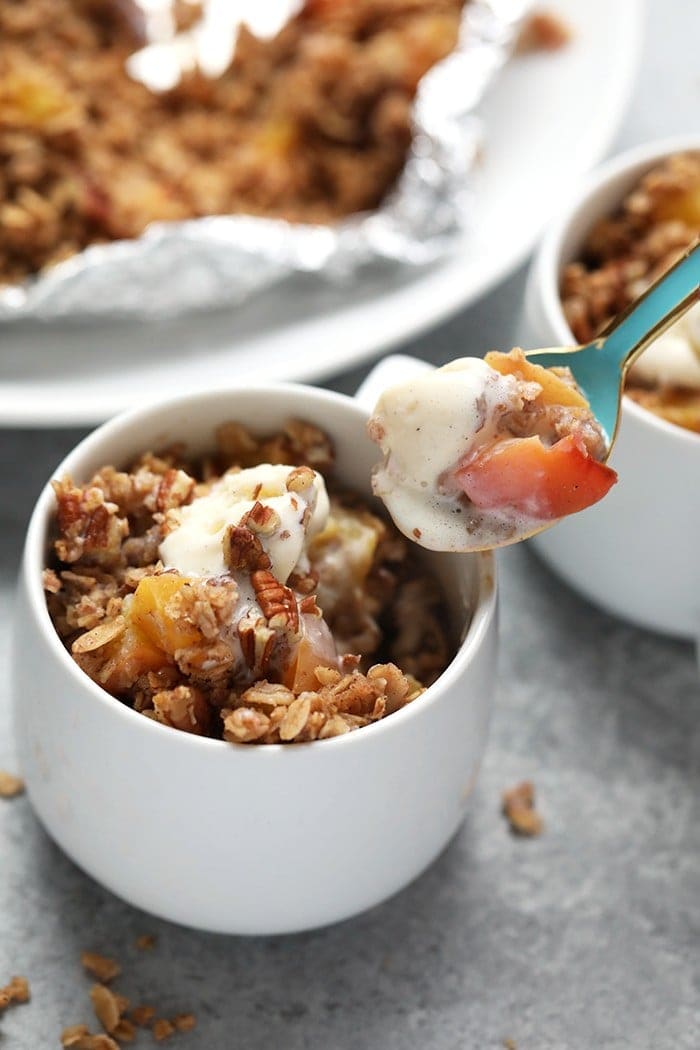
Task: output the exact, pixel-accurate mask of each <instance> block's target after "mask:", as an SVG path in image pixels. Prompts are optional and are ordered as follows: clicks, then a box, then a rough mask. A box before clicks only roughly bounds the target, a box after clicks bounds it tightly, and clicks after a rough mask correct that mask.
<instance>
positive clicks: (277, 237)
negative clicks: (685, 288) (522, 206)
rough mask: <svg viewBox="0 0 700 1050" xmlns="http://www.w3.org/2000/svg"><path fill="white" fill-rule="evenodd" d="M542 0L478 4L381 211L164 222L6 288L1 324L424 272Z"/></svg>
mask: <svg viewBox="0 0 700 1050" xmlns="http://www.w3.org/2000/svg"><path fill="white" fill-rule="evenodd" d="M530 6H531V0H471V2H470V3H469V4H467V6H466V8H465V11H464V15H463V19H462V26H461V32H460V40H459V44H458V46H457V48H456V49H455V50H454V51H453V52H452V54H450V55H449V56H448V57H447V58H446V59H444V60H443V61H442V62H440V63H439V64H438V65H436V66H434V67H433V69H432V70H431V71H430V72H429V73H428V74H427V75H426V76H425V77H424V78H423V80H422V82H421V85H420V88H419V92H418V95H417V98H416V102H415V106H414V136H413V144H412V148H411V151H410V153H409V156H408V159H407V162H406V165H405V167H404V170H403V172H402V175H401V177H400V179H399V181H398V183H397V185H396V187H395V188H394V190H393V191H392V192H391V193H390V194H389V195H388V196H387V198H386V200H385V202H384V203H383V205H382V206H381V207H380V208H378V209H377V210H376V211H373V212H368V213H363V214H361V215H357V216H353V217H351V218H350V219H347V220H345V221H343V222H340V223H337V224H334V225H328V226H312V225H303V224H293V223H288V222H284V221H281V220H278V219H264V218H257V217H252V216H245V215H226V216H209V217H206V218H200V219H192V220H190V221H188V222H172V223H154V224H153V225H151V226H149V227H148V229H147V230H146V231H145V232H144V233H143V234H142V235H141V236H140V237H139V238H137V239H135V240H128V241H127V240H124V241H114V242H112V243H110V244H101V245H95V246H94V247H92V248H87V249H86V250H85V251H83V252H81V253H80V254H79V255H76V256H74V257H73V258H71V259H68V260H67V261H65V262H62V263H60V264H58V265H57V266H54V267H52V268H51V269H49V270H47V271H45V272H44V273H42V274H41V275H39V276H38V277H36V278H33V279H31V280H29V281H27V282H24V283H22V284H20V285H15V286H12V287H8V288H3V289H0V320H4V321H9V320H15V319H19V318H28V317H32V318H40V319H42V320H47V321H48V320H55V319H58V318H70V319H74V320H79V319H81V318H82V319H88V318H94V317H98V316H102V317H113V318H114V317H117V318H127V317H129V318H154V317H158V318H165V317H174V316H176V315H178V314H181V313H184V312H187V311H190V310H194V309H201V308H204V307H215V306H223V305H231V304H236V303H240V302H242V301H243V300H245V299H247V298H248V297H250V296H251V295H253V294H254V293H255V292H258V291H260V290H262V289H264V288H266V287H269V286H270V285H272V284H274V283H275V282H276V281H279V280H281V279H282V278H284V277H285V276H288V275H290V274H292V273H316V274H319V275H322V276H323V278H324V279H329V280H342V279H344V278H347V277H349V276H351V275H352V273H353V271H355V270H357V268H358V267H361V266H364V265H366V264H367V263H371V262H378V261H381V260H388V261H391V262H392V263H395V264H404V265H407V266H417V265H424V264H426V263H429V262H432V261H434V260H435V259H437V258H439V257H440V256H441V255H443V254H445V253H446V252H448V251H449V249H450V247H451V245H452V244H453V243H454V240H455V237H456V236H457V235H459V234H460V233H461V232H462V231H463V230H464V229H465V227H468V225H469V221H470V215H471V213H472V210H473V201H472V198H471V193H470V188H469V173H470V171H471V169H472V168H473V166H474V163H475V160H476V158H477V155H478V152H479V147H480V143H481V137H482V128H481V124H480V122H479V120H478V119H477V118H476V116H475V115H474V109H475V107H476V105H477V103H478V102H479V101H480V99H481V98H482V96H483V94H484V92H485V90H486V89H487V87H488V86H489V84H490V83H491V82H492V81H493V79H494V77H495V76H496V75H497V73H498V72H499V70H500V69H501V68H502V66H503V65H504V63H505V62H506V61H507V59H508V57H509V54H510V52H511V49H512V47H513V44H514V41H515V38H516V35H517V31H518V28H519V24H520V22H521V20H522V18H523V17H524V15H525V14H526V13H527V10H528V9H529V7H530Z"/></svg>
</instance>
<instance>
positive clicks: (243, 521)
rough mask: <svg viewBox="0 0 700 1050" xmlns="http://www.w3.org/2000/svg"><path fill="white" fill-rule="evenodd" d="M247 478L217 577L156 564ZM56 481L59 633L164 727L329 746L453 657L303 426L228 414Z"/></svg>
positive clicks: (362, 507) (225, 529)
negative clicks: (201, 439) (206, 434)
mask: <svg viewBox="0 0 700 1050" xmlns="http://www.w3.org/2000/svg"><path fill="white" fill-rule="evenodd" d="M259 464H263V466H259ZM258 478H262V479H263V480H258ZM324 478H325V480H326V482H327V484H328V492H329V497H328V499H327V507H326V509H324V510H320V509H319V510H318V514H317V508H319V507H321V506H322V505H323V500H325V499H326V497H325V496H323V498H322V493H323V492H324V491H325V485H324ZM241 485H242V486H244V488H245V486H246V485H248V486H249V487H250V494H251V496H252V498H251V499H249V500H248V501H247V502H245V500H244V501H243V502H241V504H240V505H241V508H242V510H241V512H240V520H239V521H238V522H237V523H236V521H235V520H232V524H231V525H225V522H223V521H222V522H218V523H216V528H217V529H219V530H220V531H219V532H218V533H217V535H220V536H221V537H222V539H221V544H222V547H221V549H220V553H219V555H218V556H216V558H215V564H216V565H217V566H218V568H217V570H216V572H214V575H209V576H206V575H197V574H194V575H192V574H191V573H190V574H188V573H187V572H180V571H179V570H177V569H174V568H169V567H167V566H165V565H164V563H163V561H162V555H163V552H164V551H165V550H166V541H167V542H168V543H170V542H171V541H172V537H173V536H174V535H177V534H178V529H180V528H184V527H185V526H186V524H187V522H188V521H191V520H194V521H195V525H196V522H197V519H196V517H195V518H192V517H191V516H190V518H188V517H187V514H188V512H189V511H190V509H191V508H194V512H196V513H197V514H200V515H201V514H202V513H203V511H202V507H206V506H208V504H207V503H206V500H207V499H210V500H211V499H214V504H215V506H216V507H219V502H220V500H221V499H222V498H224V497H222V495H221V494H222V492H223V493H224V495H225V499H226V500H228V501H229V502H228V503H226V507H227V508H228V507H229V506H231V505H234V504H231V503H230V501H231V500H235V499H238V496H237V495H236V493H237V491H238V490H237V489H236V486H241ZM222 486H224V487H223V488H222ZM270 486H272V488H270ZM275 486H276V487H275ZM314 486H316V487H314ZM54 487H55V490H56V497H57V512H56V528H55V535H54V551H55V560H54V562H53V564H52V565H51V566H49V567H48V568H47V570H46V571H45V574H44V584H45V588H46V595H47V603H48V607H49V611H50V613H51V616H52V619H53V622H54V624H55V626H56V629H57V631H58V633H59V634H60V636H61V637H62V639H63V640H64V643H65V644H66V646H67V648H68V649H69V650H70V652H71V654H72V656H73V658H74V659H75V661H76V662H77V663H78V664H79V665H80V667H81V668H82V669H83V670H84V671H85V672H86V673H87V674H88V675H89V676H90V677H91V678H93V680H94V681H95V682H97V683H98V684H99V685H101V686H102V687H103V688H105V689H106V690H107V691H108V692H110V693H112V694H113V695H114V696H115V697H117V698H119V699H120V700H122V701H123V702H125V703H128V704H129V705H130V706H132V707H133V708H134V710H136V711H138V712H139V713H141V714H142V715H144V716H145V717H147V718H149V719H152V720H154V721H157V722H160V723H161V724H163V725H167V726H170V727H172V728H175V729H179V730H181V731H184V732H188V733H193V734H196V735H200V736H209V737H217V738H223V739H224V740H227V741H229V742H231V743H243V744H250V743H292V742H303V741H312V740H324V739H328V738H330V737H333V736H338V735H342V734H345V733H347V732H351V731H354V730H356V729H358V728H361V727H363V726H367V725H369V724H371V723H372V722H375V721H377V720H379V719H381V718H383V717H385V716H387V715H390V714H392V713H393V712H395V711H397V710H399V709H400V708H401V707H403V706H405V705H406V704H408V703H411V702H413V701H414V700H415V699H416V698H417V697H419V696H420V694H421V693H422V691H423V689H424V688H425V686H427V685H429V684H430V683H431V682H433V681H434V680H435V678H436V677H437V676H438V675H439V674H440V673H441V671H442V670H443V669H444V668H445V666H446V665H447V663H448V662H449V660H450V658H451V656H452V653H453V644H452V641H451V633H450V630H449V626H448V622H447V612H446V605H445V599H444V596H443V593H442V590H441V588H440V586H439V584H438V582H437V580H436V579H435V578H434V577H433V576H431V575H430V574H429V573H428V571H427V570H426V568H425V567H424V565H423V564H422V562H421V560H420V556H419V555H418V554H417V553H416V552H415V551H414V549H413V546H412V545H411V544H409V543H408V542H407V541H406V540H404V538H403V537H401V536H400V535H399V533H398V532H397V531H396V530H395V528H394V527H393V526H392V525H391V524H389V523H388V522H387V521H385V520H383V519H381V518H379V517H378V516H377V515H376V514H375V513H374V511H373V510H370V509H369V507H368V506H367V505H366V503H365V502H364V501H363V500H361V499H359V498H358V497H357V496H355V495H352V494H348V493H347V492H344V491H343V490H342V489H340V488H339V487H338V485H337V482H336V479H335V477H334V473H333V450H332V445H331V443H330V441H329V440H328V438H327V436H326V435H325V434H323V433H322V432H321V431H319V430H318V429H317V428H316V427H314V426H312V425H311V424H309V423H306V422H303V421H299V420H290V421H288V422H287V423H286V424H285V426H284V428H283V429H282V430H281V431H279V432H278V433H276V434H273V435H271V436H268V437H263V438H257V437H255V436H254V435H253V434H252V433H251V432H249V431H248V430H246V429H245V428H244V427H242V426H241V425H240V424H237V423H231V424H227V425H226V426H225V427H223V428H220V430H219V444H218V448H217V449H216V451H215V452H214V453H213V454H212V455H210V456H207V457H205V458H203V459H200V460H199V461H197V462H188V461H186V460H185V459H184V458H183V456H182V451H181V450H171V451H169V452H166V453H162V454H160V455H154V454H152V453H146V454H145V455H144V456H142V457H141V458H140V459H139V460H137V461H136V462H135V463H134V464H132V465H131V466H130V467H129V468H128V469H127V470H126V471H120V470H117V469H116V468H114V467H112V466H106V467H104V468H102V470H100V471H98V473H97V474H95V475H94V477H93V478H91V479H90V480H89V482H88V483H87V484H84V485H79V484H76V483H74V482H73V481H72V480H71V479H69V478H63V479H61V480H60V481H58V482H56V483H55V486H54ZM241 491H243V490H241ZM273 491H274V492H276V493H278V495H271V493H272V492H273ZM246 492H248V489H246ZM232 493H233V495H232ZM217 501H219V502H217ZM266 501H268V502H266ZM275 501H277V502H276V503H275ZM280 501H281V502H280ZM273 504H274V505H273ZM235 505H237V504H235ZM275 506H277V507H278V508H279V512H278V510H275ZM324 506H325V505H324ZM283 507H284V508H286V509H285V510H282V508H283ZM294 508H296V509H294ZM217 513H218V511H217ZM226 513H228V510H227V511H226ZM231 513H233V514H234V519H235V512H231ZM280 513H283V514H287V515H288V514H289V513H291V515H292V518H290V519H289V522H287V520H286V519H285V521H284V522H283V521H282V519H281V517H280ZM227 520H228V519H227ZM292 526H293V530H296V536H295V537H292V536H290V528H291V527H292ZM188 527H189V526H188ZM207 527H208V526H207ZM196 528H199V525H196ZM299 529H301V530H302V532H303V534H304V535H303V545H302V547H301V548H300V550H301V553H300V554H299V555H298V560H297V562H296V563H295V564H294V565H293V566H292V569H291V572H290V571H289V565H287V566H286V568H285V570H284V574H283V575H282V576H281V578H278V577H277V576H275V571H277V572H279V573H281V571H282V570H281V568H280V567H279V566H277V567H276V566H275V564H273V561H272V558H271V556H270V552H271V551H272V552H273V553H274V552H275V551H277V554H276V557H277V556H281V555H279V552H280V551H282V552H283V553H284V551H285V550H287V549H291V548H287V546H286V545H287V544H288V543H291V542H301V541H300V540H299V535H298V532H299ZM200 531H201V530H200ZM188 535H189V534H188ZM194 535H195V538H196V537H198V536H199V535H200V533H199V532H196V533H195V534H194ZM188 542H189V541H188ZM212 542H214V541H212ZM218 542H219V541H218V540H217V541H216V543H218ZM216 543H214V547H216ZM167 549H168V550H172V547H170V548H167ZM183 549H184V550H185V551H186V552H187V551H188V550H189V548H188V547H187V545H185V547H183ZM188 556H189V555H188ZM212 556H213V555H212ZM295 557H296V548H295ZM217 559H218V560H217ZM283 560H284V558H283ZM273 570H274V571H273ZM212 571H213V570H212ZM95 975H96V976H97V977H98V979H101V978H100V974H99V973H97V972H95Z"/></svg>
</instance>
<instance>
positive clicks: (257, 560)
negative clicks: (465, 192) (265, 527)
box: [223, 525, 274, 579]
mask: <svg viewBox="0 0 700 1050" xmlns="http://www.w3.org/2000/svg"><path fill="white" fill-rule="evenodd" d="M223 543H224V562H225V564H226V568H227V569H228V570H229V571H230V572H236V571H241V572H256V571H257V570H265V569H269V568H270V565H271V564H272V562H271V561H270V555H269V554H268V553H267V551H265V550H264V549H263V545H262V543H261V542H260V540H259V539H258V537H257V536H256V535H255V534H254V533H253V532H251V531H250V529H249V528H247V527H246V526H245V525H229V527H228V528H227V529H226V532H225V533H224V540H223ZM273 579H274V577H273Z"/></svg>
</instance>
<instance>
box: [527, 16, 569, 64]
mask: <svg viewBox="0 0 700 1050" xmlns="http://www.w3.org/2000/svg"><path fill="white" fill-rule="evenodd" d="M572 37H573V33H572V31H571V26H569V25H567V23H566V22H565V21H564V20H563V19H562V18H561V17H560V16H559V15H556V14H554V12H553V11H548V10H546V9H544V8H542V9H540V10H539V11H533V12H532V14H531V15H530V16H529V18H526V19H525V21H524V23H523V26H522V29H521V30H520V35H519V36H518V42H517V44H516V45H515V51H516V54H518V55H526V54H531V53H532V52H534V51H559V50H560V49H561V48H562V47H566V45H567V44H568V43H569V42H570V41H571V38H572Z"/></svg>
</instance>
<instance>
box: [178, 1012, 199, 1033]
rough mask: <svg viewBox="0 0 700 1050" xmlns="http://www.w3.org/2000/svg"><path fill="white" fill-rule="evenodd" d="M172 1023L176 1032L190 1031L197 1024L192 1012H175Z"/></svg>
mask: <svg viewBox="0 0 700 1050" xmlns="http://www.w3.org/2000/svg"><path fill="white" fill-rule="evenodd" d="M173 1024H174V1025H175V1027H176V1028H177V1030H178V1032H191V1031H192V1029H193V1028H194V1027H195V1025H196V1024H197V1018H196V1017H195V1016H194V1014H176V1015H175V1017H173Z"/></svg>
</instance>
